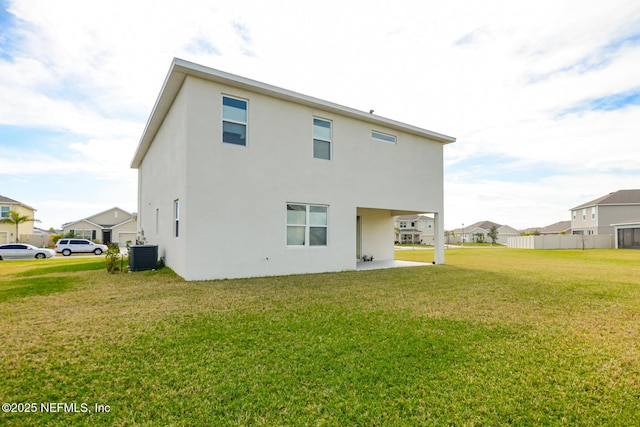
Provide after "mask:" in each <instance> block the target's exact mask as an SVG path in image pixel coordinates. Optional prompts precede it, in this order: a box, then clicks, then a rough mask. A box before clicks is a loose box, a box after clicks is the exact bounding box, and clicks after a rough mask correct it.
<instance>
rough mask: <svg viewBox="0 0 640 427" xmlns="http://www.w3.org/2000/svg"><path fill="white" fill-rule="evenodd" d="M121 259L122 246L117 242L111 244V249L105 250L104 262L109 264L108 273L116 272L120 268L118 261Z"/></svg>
mask: <svg viewBox="0 0 640 427" xmlns="http://www.w3.org/2000/svg"><path fill="white" fill-rule="evenodd" d="M119 260H120V247H118V245H117V244H113V243H111V244H109V249H107V252H105V256H104V262H105V264H106V266H107V272H108V273H111V274H113V273H115V272H117V271H118V270H120V268H119V267H118V261H119Z"/></svg>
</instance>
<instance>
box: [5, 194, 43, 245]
mask: <svg viewBox="0 0 640 427" xmlns="http://www.w3.org/2000/svg"><path fill="white" fill-rule="evenodd" d="M9 211H15V212H18V214H20V215H21V216H27V217H29V218H34V214H35V212H36V209H34V208H32V207H31V206H29V205H27V204H25V203H22V202H19V201H17V200H14V199H10V198H9V197H5V196H2V195H0V219H4V218H8V217H9ZM15 234H16V226H15V225H14V224H5V223H2V222H0V244H3V243H13V242H18V241H21V240H20V238H21V236H25V237H26V236H30V235H32V234H33V221H28V222H23V223H22V224H19V225H18V235H17V236H16V235H15Z"/></svg>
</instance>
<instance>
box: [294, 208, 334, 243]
mask: <svg viewBox="0 0 640 427" xmlns="http://www.w3.org/2000/svg"><path fill="white" fill-rule="evenodd" d="M289 206H303V207H304V208H305V209H304V212H305V221H304V224H301V223H290V222H289V215H288V211H289V210H290V209H289ZM312 208H322V209H324V214H325V224H314V223H313V221H312V219H311V213H312ZM285 214H286V218H285V223H286V226H285V228H286V231H287V232H286V238H285V241H286V246H287V247H288V248H326V247H327V246H329V205H322V204H317V203H298V202H287V203H286V210H285ZM292 227H295V228H303V227H304V240H303V243H302V244H301V245H299V244H292V243H289V229H290V228H292ZM314 228H316V229H317V228H323V229H324V230H325V232H324V244H313V243H312V242H311V237H312V229H314Z"/></svg>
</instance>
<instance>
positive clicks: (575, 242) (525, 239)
mask: <svg viewBox="0 0 640 427" xmlns="http://www.w3.org/2000/svg"><path fill="white" fill-rule="evenodd" d="M614 245H615V242H614V239H613V234H598V235H592V236H589V235H577V234H576V235H566V234H554V235H546V236H518V237H509V239H508V240H507V247H509V248H516V249H610V248H613V247H614Z"/></svg>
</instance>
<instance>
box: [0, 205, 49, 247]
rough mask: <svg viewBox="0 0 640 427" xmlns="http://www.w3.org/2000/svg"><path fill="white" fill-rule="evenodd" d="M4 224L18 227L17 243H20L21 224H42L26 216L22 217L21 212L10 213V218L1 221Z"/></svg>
mask: <svg viewBox="0 0 640 427" xmlns="http://www.w3.org/2000/svg"><path fill="white" fill-rule="evenodd" d="M0 222H1V223H2V224H15V226H16V234H15V236H16V238H15V241H16V243H17V242H18V227H19V226H20V224H24V223H25V222H40V220H39V219H33V218H29V217H28V216H26V215H20V212H17V211H9V216H8V217H6V218H2V221H0Z"/></svg>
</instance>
